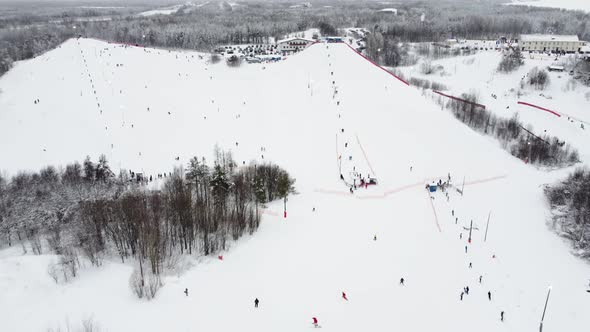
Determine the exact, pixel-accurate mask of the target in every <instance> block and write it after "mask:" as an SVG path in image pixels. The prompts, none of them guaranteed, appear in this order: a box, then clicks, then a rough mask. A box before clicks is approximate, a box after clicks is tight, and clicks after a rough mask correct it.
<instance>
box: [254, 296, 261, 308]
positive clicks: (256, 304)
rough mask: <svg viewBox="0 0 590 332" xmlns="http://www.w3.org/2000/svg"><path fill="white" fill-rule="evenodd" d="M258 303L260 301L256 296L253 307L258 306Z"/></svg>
mask: <svg viewBox="0 0 590 332" xmlns="http://www.w3.org/2000/svg"><path fill="white" fill-rule="evenodd" d="M258 303H260V301H258V298H256V299H255V300H254V308H258Z"/></svg>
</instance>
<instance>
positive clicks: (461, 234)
mask: <svg viewBox="0 0 590 332" xmlns="http://www.w3.org/2000/svg"><path fill="white" fill-rule="evenodd" d="M462 238H463V233H459V240H461V239H462ZM465 251H467V250H465Z"/></svg>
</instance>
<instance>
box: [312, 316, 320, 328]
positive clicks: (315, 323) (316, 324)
mask: <svg viewBox="0 0 590 332" xmlns="http://www.w3.org/2000/svg"><path fill="white" fill-rule="evenodd" d="M311 319H313V327H315V328H318V327H320V326H319V325H318V319H317V318H315V317H312V318H311Z"/></svg>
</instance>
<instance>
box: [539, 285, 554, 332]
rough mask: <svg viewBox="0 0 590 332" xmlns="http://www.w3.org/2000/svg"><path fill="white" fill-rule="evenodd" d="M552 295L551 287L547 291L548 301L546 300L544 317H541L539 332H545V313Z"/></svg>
mask: <svg viewBox="0 0 590 332" xmlns="http://www.w3.org/2000/svg"><path fill="white" fill-rule="evenodd" d="M550 294H551V286H549V288H548V289H547V299H545V308H543V316H541V324H540V325H539V332H543V320H544V319H545V311H546V310H547V302H549V295H550Z"/></svg>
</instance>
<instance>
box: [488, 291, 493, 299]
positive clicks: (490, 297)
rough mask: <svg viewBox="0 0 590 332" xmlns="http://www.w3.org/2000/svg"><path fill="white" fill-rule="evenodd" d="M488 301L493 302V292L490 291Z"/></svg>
mask: <svg viewBox="0 0 590 332" xmlns="http://www.w3.org/2000/svg"><path fill="white" fill-rule="evenodd" d="M488 300H489V301H491V300H492V292H490V291H488Z"/></svg>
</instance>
